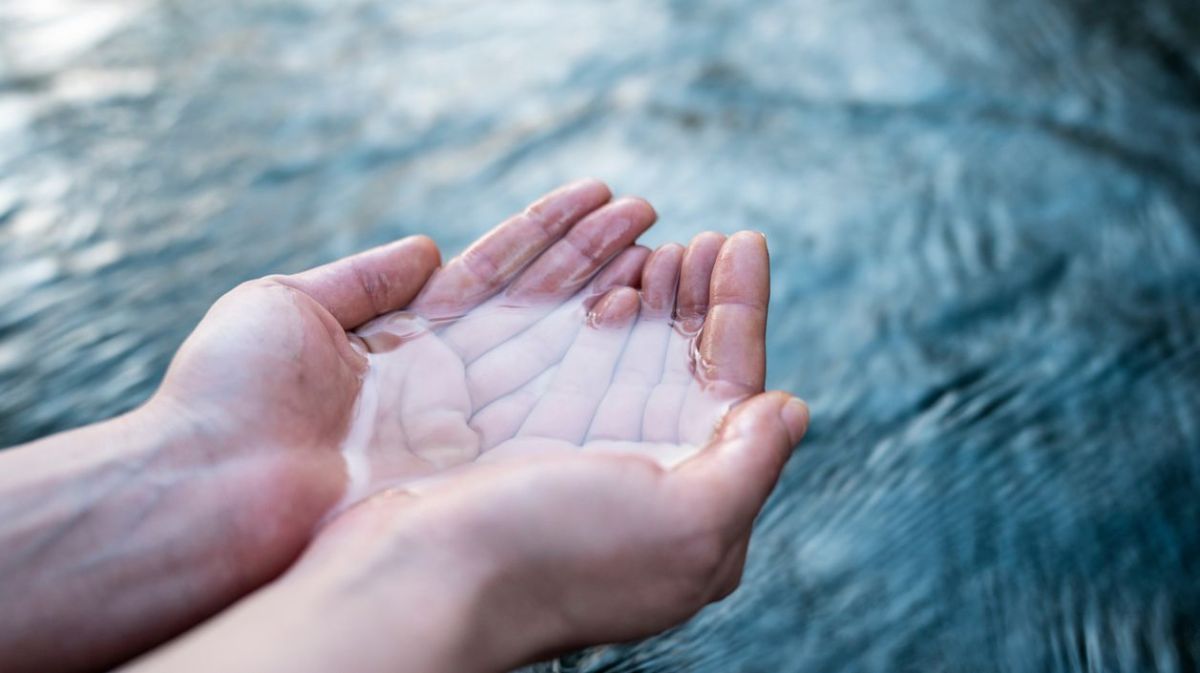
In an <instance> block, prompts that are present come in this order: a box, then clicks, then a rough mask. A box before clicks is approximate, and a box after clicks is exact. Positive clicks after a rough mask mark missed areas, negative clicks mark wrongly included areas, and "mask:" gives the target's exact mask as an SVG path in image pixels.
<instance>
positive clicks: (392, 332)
mask: <svg viewBox="0 0 1200 673" xmlns="http://www.w3.org/2000/svg"><path fill="white" fill-rule="evenodd" d="M654 220H655V213H654V211H653V209H652V208H651V207H650V205H649V204H647V203H646V202H645V201H643V200H641V199H637V198H620V199H615V200H614V199H612V196H611V194H610V192H609V190H608V188H607V187H606V186H605V185H603V184H602V183H600V182H598V181H595V180H584V181H580V182H576V183H572V184H569V185H567V186H564V187H562V188H559V189H558V190H556V191H554V192H552V193H550V194H548V195H546V196H544V197H543V198H541V199H540V200H538V201H537V202H535V203H534V204H532V205H530V206H529V207H528V208H526V209H525V210H524V211H523V212H521V213H519V214H517V215H515V216H513V217H511V218H509V219H508V220H506V221H504V222H503V223H501V224H500V225H498V226H497V227H495V228H494V229H493V230H491V231H490V232H489V233H488V234H486V235H485V236H484V237H482V238H481V239H480V240H478V241H477V242H476V243H474V244H473V245H471V246H470V247H469V248H468V249H467V250H466V251H465V252H463V253H462V254H461V255H459V256H458V257H456V258H454V259H452V260H450V261H449V262H447V263H445V264H444V265H442V264H441V262H440V257H439V253H438V250H437V248H436V247H435V245H434V243H433V242H432V241H431V240H430V239H428V238H426V237H424V236H414V237H410V238H405V239H403V240H400V241H397V242H394V243H392V244H389V245H385V246H382V247H379V248H375V249H372V250H369V251H366V252H363V253H360V254H358V255H354V256H352V257H349V258H345V259H342V260H339V261H336V262H333V263H330V264H328V265H325V266H322V267H318V268H315V269H312V270H309V271H305V272H302V273H299V274H295V275H290V276H271V277H267V278H263V279H259V280H255V281H251V282H248V283H245V284H243V285H241V286H239V287H237V288H236V289H234V290H233V291H231V292H230V293H228V294H227V295H225V296H224V297H222V298H221V299H220V300H219V301H218V302H217V303H216V304H215V305H214V306H213V307H212V309H211V310H210V311H209V313H208V314H207V315H206V316H205V318H204V319H203V321H202V322H201V323H200V325H199V326H198V327H197V329H196V330H195V332H194V333H193V334H192V335H191V336H190V338H189V339H188V340H187V341H186V342H185V344H184V345H183V346H182V348H181V349H180V351H179V353H178V354H177V356H176V357H175V359H174V360H173V362H172V364H171V366H170V368H169V371H168V373H167V375H166V378H165V380H164V382H163V384H162V386H161V388H160V389H159V391H158V392H157V393H156V394H155V396H154V397H153V398H152V399H151V401H150V402H148V403H147V404H146V405H145V407H144V408H143V409H142V410H141V411H139V412H138V413H141V414H144V415H147V416H151V417H155V418H159V419H163V422H168V423H173V424H176V425H178V426H180V427H185V428H186V433H187V435H188V436H189V437H190V438H191V441H190V442H189V443H190V444H192V445H196V446H199V445H202V446H204V447H206V448H205V453H204V457H203V459H202V460H200V461H198V462H186V461H185V463H186V465H195V466H197V467H195V468H194V469H203V470H206V471H208V472H210V473H213V474H220V475H222V477H221V478H220V479H216V478H214V479H213V480H211V482H210V483H211V484H213V486H212V488H214V489H217V490H218V492H219V493H221V494H223V495H224V496H225V497H227V498H228V500H229V502H231V503H237V506H236V507H230V508H228V510H227V511H225V512H224V513H223V514H222V516H223V517H225V519H226V520H227V522H231V523H230V528H231V530H235V531H236V533H234V534H233V535H232V536H231V537H232V538H236V542H235V541H231V542H230V543H229V547H228V550H227V551H226V554H227V556H226V557H225V559H224V561H223V562H224V563H226V564H228V565H230V566H237V565H246V566H247V567H249V566H254V567H260V568H262V570H261V572H257V573H248V574H246V575H245V576H244V577H243V578H242V579H241V580H239V582H240V583H235V584H237V585H238V586H239V591H240V593H248V595H247V596H245V597H243V598H241V600H239V601H238V602H237V603H236V604H234V605H232V607H228V608H227V609H225V611H224V612H220V613H219V614H217V615H216V616H215V617H213V618H212V619H209V620H208V621H207V622H205V623H204V624H203V625H202V626H201V627H200V628H198V629H195V630H193V631H190V632H189V633H187V634H186V635H185V636H183V637H182V638H180V639H178V640H176V641H174V642H173V643H171V644H170V645H168V646H167V647H165V648H162V649H160V650H158V651H156V652H155V653H152V654H151V655H149V656H148V657H146V658H144V659H142V660H141V661H140V662H139V663H138V664H136V665H138V666H142V667H144V668H146V669H147V670H150V669H154V668H162V669H163V670H172V669H175V668H187V667H197V666H203V667H204V668H206V669H208V670H230V669H233V670H238V669H245V670H255V669H262V668H282V667H287V668H289V669H291V670H295V669H301V670H332V669H333V668H337V669H345V670H358V671H370V670H376V669H378V670H389V671H398V670H481V671H483V670H503V669H506V668H509V667H514V666H517V665H520V664H522V663H526V662H529V661H532V660H536V659H538V658H540V657H544V656H547V655H550V654H553V653H555V652H560V651H563V650H567V649H570V648H573V647H578V646H582V645H588V644H596V643H604V642H614V641H622V640H628V639H632V638H637V637H642V636H647V635H650V634H652V633H655V632H657V631H660V630H663V629H665V628H667V627H670V626H673V625H675V624H677V623H679V622H681V621H683V620H684V619H686V618H688V617H689V616H691V615H693V614H694V613H695V612H696V611H697V610H699V609H700V608H701V607H703V606H704V605H706V604H707V603H709V602H712V601H714V600H718V599H720V598H722V597H724V596H726V595H727V594H729V593H730V592H731V591H732V590H733V589H734V588H735V587H736V586H737V584H738V581H739V579H740V576H741V573H742V568H743V564H744V561H745V558H746V551H747V544H748V540H749V536H750V532H751V527H752V524H753V522H754V519H755V516H756V514H757V513H758V511H759V510H760V508H761V507H762V505H763V503H764V501H765V500H766V498H767V496H768V494H769V493H770V492H771V490H772V488H773V486H774V484H775V482H776V480H777V478H778V475H779V473H780V470H781V469H782V467H783V465H784V463H785V461H786V460H787V458H788V456H789V454H790V452H791V449H792V448H793V447H794V446H795V444H796V443H797V442H799V440H800V438H801V436H802V435H803V434H804V432H805V429H806V426H807V423H808V410H807V408H806V407H805V406H804V404H803V403H802V402H800V401H799V400H796V399H795V398H793V397H792V396H791V395H789V394H786V393H782V392H769V393H764V392H763V386H764V375H765V366H766V363H765V352H764V348H765V344H764V334H765V329H766V320H767V303H768V287H769V277H768V258H767V248H766V241H765V239H764V238H763V237H762V236H761V235H760V234H757V233H752V232H741V233H738V234H734V235H732V236H729V237H725V236H722V235H720V234H714V233H705V234H701V235H699V236H697V237H696V238H695V239H693V240H692V241H691V243H690V244H689V245H687V246H686V247H685V246H683V245H678V244H668V245H664V246H662V247H660V248H658V249H656V250H654V251H650V250H648V249H646V248H644V247H641V246H638V245H637V244H636V240H637V238H638V237H639V236H640V235H641V234H642V233H643V232H644V231H645V230H647V229H648V228H649V227H650V226H651V225H652V224H653V222H654ZM185 463H181V465H183V464H185ZM179 469H181V470H183V469H193V468H190V467H182V466H181V467H180V468H179ZM181 535H186V532H183V531H181ZM213 553H214V554H217V555H219V554H221V551H219V550H215V551H214V552H213ZM264 559H266V560H264ZM233 572H236V571H233ZM275 575H278V577H274V576H275ZM273 577H274V579H272V578H273ZM268 580H270V581H269V582H268ZM263 582H268V583H267V584H265V586H262V587H261V588H258V585H259V584H263ZM256 588H257V590H256V591H253V592H252V593H251V590H253V589H256ZM230 598H231V599H232V598H236V597H235V596H230ZM214 607H216V608H218V609H219V608H220V607H222V606H221V605H216V606H214Z"/></svg>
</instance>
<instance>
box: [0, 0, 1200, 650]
mask: <svg viewBox="0 0 1200 673" xmlns="http://www.w3.org/2000/svg"><path fill="white" fill-rule="evenodd" d="M581 175H595V176H599V177H602V178H604V179H606V180H608V181H609V182H610V183H611V184H612V185H613V186H614V188H615V189H616V190H617V191H619V192H627V193H628V192H632V193H639V194H642V195H644V196H646V197H648V198H650V199H651V200H652V201H653V202H654V203H655V205H656V206H657V207H658V210H659V212H660V213H661V216H662V224H661V225H659V226H658V227H656V230H655V232H654V233H653V234H652V235H651V236H650V237H649V242H651V243H659V242H664V241H667V240H672V239H683V238H688V237H690V236H691V235H693V234H694V233H697V232H699V231H702V230H704V229H716V230H719V231H725V232H730V231H734V230H737V229H741V228H753V229H760V230H763V231H765V232H766V233H767V234H768V236H769V237H770V240H771V242H772V251H773V270H774V285H773V293H774V295H773V300H772V311H773V313H772V322H771V328H770V337H769V338H770V344H769V346H770V372H769V379H770V381H769V382H770V384H771V385H772V386H775V387H784V388H790V389H793V390H796V391H798V392H800V393H801V394H802V395H804V396H805V397H806V398H807V399H808V400H809V401H810V402H811V405H812V408H813V412H814V423H813V427H812V431H811V433H810V437H809V439H808V440H807V442H806V444H805V446H804V448H803V449H802V450H801V451H800V452H798V453H797V455H796V456H795V458H794V459H793V461H792V463H791V464H790V466H789V468H788V470H787V472H786V474H785V477H784V479H783V481H782V483H781V485H780V489H779V491H778V493H777V494H776V496H775V497H774V498H773V499H772V501H771V503H770V504H769V506H768V508H767V510H766V511H765V513H764V514H763V516H762V518H761V520H760V522H759V527H758V531H757V533H756V537H755V542H754V544H753V546H752V549H751V554H750V560H749V565H748V568H747V574H746V579H745V581H744V583H743V586H742V588H741V590H740V591H739V592H738V593H737V594H735V595H734V596H733V597H731V598H730V599H728V600H726V601H725V602H723V603H721V604H720V605H718V606H715V607H712V608H710V609H709V610H707V611H705V612H704V613H702V614H701V615H700V616H699V617H698V618H697V619H695V620H693V621H692V622H691V623H689V624H688V625H686V626H684V627H682V628H680V629H678V630H676V631H673V632H671V633H668V634H665V635H663V636H662V637H659V638H655V639H652V640H650V641H647V642H644V643H638V644H632V645H627V646H619V647H609V648H600V649H597V650H593V651H591V652H588V653H585V654H583V655H580V656H577V657H572V658H568V659H566V660H563V661H561V662H558V663H556V664H554V665H552V666H549V668H554V669H555V670H581V671H614V672H615V671H711V672H713V673H727V672H731V671H814V672H820V673H834V672H837V671H879V672H898V671H914V672H915V671H921V672H923V673H925V672H931V671H962V672H972V673H975V672H986V671H1004V672H1012V673H1019V672H1025V671H1029V672H1035V671H1036V672H1041V671H1101V670H1103V671H1131V672H1132V671H1190V670H1195V669H1196V668H1197V661H1198V659H1200V631H1198V629H1200V581H1197V580H1200V526H1198V524H1197V522H1198V521H1200V504H1198V503H1200V351H1198V342H1197V330H1198V328H1200V184H1198V183H1200V7H1198V6H1197V5H1196V4H1195V3H1194V2H1184V1H1183V0H1179V1H1177V2H1176V1H1171V0H1152V1H1150V2H1140V3H1129V2H1117V1H1115V0H1099V1H1093V2H1084V1H1083V0H1064V1H1063V2H1048V1H1047V0H1011V1H1009V2H1003V3H997V2H985V1H984V0H906V1H904V2H897V1H895V0H847V1H844V2H817V1H815V0H791V1H787V0H762V1H760V2H732V1H720V0H700V1H694V2H686V1H683V0H678V1H676V2H670V1H667V0H660V1H656V2H634V1H632V0H627V1H614V2H576V3H563V2H554V1H552V0H515V1H513V2H504V3H482V2H462V1H460V0H449V1H446V0H443V1H436V2H435V1H433V0H425V1H413V2H406V3H394V2H384V1H383V0H357V1H350V2H347V1H336V2H335V1H334V0H293V1H288V2H284V1H268V0H263V1H261V2H237V1H235V0H209V1H205V2H178V1H172V0H159V1H152V0H38V1H37V2H33V1H28V2H20V1H18V0H9V1H8V2H5V3H3V4H0V445H8V444H12V443H17V442H21V441H24V440H28V439H32V438H34V437H37V436H40V435H42V434H44V433H47V432H51V431H54V430H58V429H62V428H66V427H71V426H74V425H78V424H81V423H86V422H90V421H94V420H98V419H101V418H104V417H106V416H108V415H110V414H113V413H116V412H118V411H121V410H123V409H127V408H129V407H131V406H132V405H135V404H137V403H138V401H140V400H142V399H144V398H145V397H146V396H147V395H148V394H149V393H150V391H151V390H152V389H153V387H154V385H155V383H156V381H157V380H158V378H159V377H160V376H161V374H162V371H163V369H164V368H165V366H166V363H167V362H168V359H169V357H170V355H171V353H172V352H173V350H174V349H175V348H176V347H177V346H178V344H179V343H180V341H181V340H182V339H183V338H184V336H185V335H186V334H187V332H188V331H189V329H190V328H191V327H192V326H193V325H194V324H195V322H196V321H197V320H198V319H199V317H200V316H201V315H202V314H203V311H204V310H205V308H206V307H207V306H208V305H209V304H210V303H211V302H212V301H213V300H214V299H215V298H216V297H217V296H219V295H220V294H221V293H222V292H223V291H225V290H226V289H228V288H229V287H231V286H233V285H234V284H236V283H237V282H239V281H241V280H244V279H248V278H252V277H255V276H258V275H262V274H264V273H268V272H276V271H293V270H298V269H302V268H305V267H308V266H310V265H313V264H317V263H319V262H323V261H326V260H329V259H332V258H335V257H338V256H340V255H343V254H346V253H349V252H351V251H354V250H358V249H360V248H363V247H366V246H369V245H372V244H376V243H380V242H383V241H386V240H391V239H393V238H396V237H399V236H403V235H405V234H410V233H416V232H427V233H430V234H432V235H433V236H434V237H435V238H436V239H437V240H438V241H439V243H440V244H441V245H442V246H443V247H444V248H445V249H446V250H449V251H452V250H456V249H458V248H460V247H461V246H462V245H464V244H465V243H466V242H468V241H470V240H471V239H473V238H474V237H475V236H476V235H477V234H478V233H479V232H480V231H482V230H483V229H484V228H485V227H487V226H489V225H490V224H491V223H494V222H496V221H499V220H500V219H501V218H502V217H503V216H505V215H506V214H508V213H509V212H511V211H513V210H515V209H517V208H519V207H520V206H521V205H522V204H524V203H525V202H527V201H528V200H529V199H531V198H533V197H534V196H536V195H538V194H540V193H542V192H544V191H545V190H546V189H548V188H550V187H552V186H554V185H555V184H557V183H559V182H562V181H565V180H567V179H570V178H573V177H577V176H581Z"/></svg>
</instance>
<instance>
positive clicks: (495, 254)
mask: <svg viewBox="0 0 1200 673" xmlns="http://www.w3.org/2000/svg"><path fill="white" fill-rule="evenodd" d="M610 198H612V194H611V192H609V190H608V187H607V186H606V185H605V184H604V183H602V182H600V181H598V180H591V179H588V180H580V181H578V182H573V183H571V184H569V185H565V186H563V187H560V188H558V189H556V190H555V191H553V192H550V193H549V194H547V195H546V196H543V197H542V198H540V199H538V200H537V201H536V202H534V203H533V204H532V205H530V206H529V207H528V208H526V209H525V210H524V211H523V212H521V213H519V214H517V215H514V216H512V217H510V218H509V219H507V220H505V221H504V222H502V223H501V224H499V225H498V226H496V227H495V228H494V229H492V230H491V231H489V232H488V233H487V234H485V235H484V236H483V237H482V238H480V239H479V240H478V241H476V242H475V243H474V244H472V245H471V246H470V247H469V248H467V249H466V250H465V251H464V252H463V253H462V254H461V255H459V256H458V257H455V258H454V259H452V260H450V262H449V263H448V264H447V265H446V266H445V268H443V269H441V270H440V271H439V272H438V273H437V274H436V275H435V276H434V278H433V279H432V280H431V281H430V282H429V286H428V287H427V288H426V289H425V291H424V292H422V293H421V296H420V297H419V298H418V300H417V302H416V308H417V310H418V311H419V312H421V313H422V315H425V316H426V317H434V318H444V317H449V316H454V315H461V314H462V313H464V312H466V311H468V310H470V309H471V308H472V307H473V306H477V305H478V304H479V303H481V302H482V301H484V300H485V299H487V298H488V297H490V296H492V295H493V294H495V293H496V292H498V291H499V290H500V289H501V288H503V287H505V286H506V285H508V283H509V282H511V281H512V279H513V278H515V277H516V276H517V275H518V274H519V273H520V272H521V270H522V269H524V268H525V267H526V266H527V265H528V264H529V263H530V262H532V261H533V260H534V259H536V258H537V257H538V255H540V254H542V252H544V251H545V250H546V249H547V248H549V247H551V246H552V245H553V244H554V243H555V242H557V241H558V240H559V239H561V238H562V236H563V235H564V234H566V233H567V231H569V230H570V229H571V227H573V226H575V224H576V223H577V222H579V221H580V220H581V219H583V217H584V216H585V215H587V214H588V213H591V212H592V211H594V210H595V209H597V208H599V207H600V206H602V205H604V204H605V203H607V202H608V200H609V199H610Z"/></svg>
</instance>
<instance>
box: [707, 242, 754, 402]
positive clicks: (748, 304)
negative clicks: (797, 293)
mask: <svg viewBox="0 0 1200 673" xmlns="http://www.w3.org/2000/svg"><path fill="white" fill-rule="evenodd" d="M710 287H711V289H710V292H709V303H710V305H709V308H708V314H707V316H706V317H705V319H704V331H703V334H702V335H701V337H700V344H699V351H700V362H702V363H703V364H704V368H703V370H702V371H701V372H699V375H700V376H701V381H702V382H704V383H715V384H717V386H718V388H719V390H720V393H721V394H722V395H732V396H745V395H753V394H756V393H759V392H761V391H762V389H763V385H764V382H765V380H766V370H767V363H766V330H767V304H768V300H769V297H770V292H771V289H770V287H771V281H770V264H769V262H768V259H767V241H766V239H765V238H764V237H763V236H762V235H761V234H757V233H753V232H749V231H743V232H739V233H737V234H734V235H733V236H731V237H730V238H729V240H727V241H726V242H725V245H723V246H721V252H720V254H719V255H718V256H717V260H716V264H715V266H714V267H713V272H712V282H711V286H710Z"/></svg>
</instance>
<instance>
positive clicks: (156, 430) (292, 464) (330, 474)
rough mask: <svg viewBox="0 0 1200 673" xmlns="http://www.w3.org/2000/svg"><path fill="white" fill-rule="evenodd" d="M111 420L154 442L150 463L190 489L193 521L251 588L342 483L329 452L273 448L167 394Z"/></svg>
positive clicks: (306, 531) (311, 528)
mask: <svg viewBox="0 0 1200 673" xmlns="http://www.w3.org/2000/svg"><path fill="white" fill-rule="evenodd" d="M111 423H114V424H119V425H120V426H121V430H120V431H121V432H123V433H124V434H127V435H128V434H137V435H140V436H141V437H143V438H147V439H146V440H145V441H150V442H152V443H153V444H154V445H155V446H156V447H157V448H156V449H155V451H156V454H157V456H156V458H155V462H156V464H157V465H158V466H159V467H160V468H161V469H162V470H163V471H166V472H168V473H170V474H172V475H173V476H175V477H177V479H178V481H179V483H180V486H181V487H186V488H188V489H189V490H193V491H198V497H199V498H200V499H201V502H199V503H197V506H198V508H197V509H196V510H195V511H196V513H198V514H199V515H200V516H199V519H198V525H201V526H204V527H211V528H213V529H214V530H218V531H219V533H220V535H221V536H222V538H223V541H224V542H223V544H222V548H221V549H220V550H219V551H220V553H221V554H222V555H225V556H226V557H227V558H230V560H231V561H232V562H235V563H236V564H237V565H238V567H241V568H244V569H245V570H246V572H247V574H248V575H249V577H247V578H246V579H247V581H249V582H251V583H252V584H253V585H254V586H257V585H258V584H261V583H263V582H265V581H268V580H270V579H271V578H273V577H275V576H276V575H278V574H279V573H280V572H282V571H283V570H284V569H286V568H287V566H288V565H289V564H290V563H291V562H292V561H294V560H295V558H296V557H297V556H298V555H299V554H300V552H301V551H303V549H304V547H305V546H306V545H307V544H308V542H309V541H310V540H311V539H312V536H313V535H314V534H315V532H316V529H317V527H318V524H319V522H320V521H321V518H322V517H324V516H325V515H326V514H327V513H328V512H329V511H330V510H331V509H332V508H333V507H334V505H335V504H336V503H337V502H338V499H339V498H340V497H341V495H342V492H343V490H344V488H345V471H344V466H343V463H342V462H341V460H340V457H339V455H338V454H337V452H336V451H326V452H321V451H316V450H312V449H301V450H294V451H293V450H288V449H287V448H286V447H277V446H273V445H271V444H269V443H267V442H263V441H259V440H256V439H255V438H253V437H252V436H250V435H248V434H247V433H244V432H238V431H236V430H235V429H230V428H225V427H222V426H220V425H218V424H213V423H210V422H207V421H206V420H205V419H203V418H200V417H198V416H197V415H196V414H193V413H191V411H190V410H189V409H188V407H187V406H186V405H184V404H181V403H179V402H177V401H175V400H173V399H171V398H165V397H160V396H156V397H155V398H152V399H151V400H150V401H148V402H147V403H146V404H145V405H143V406H142V407H140V408H139V409H137V410H135V411H133V412H131V413H130V414H128V415H127V416H125V417H121V418H119V419H115V420H114V421H111ZM214 551H216V550H214Z"/></svg>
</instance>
